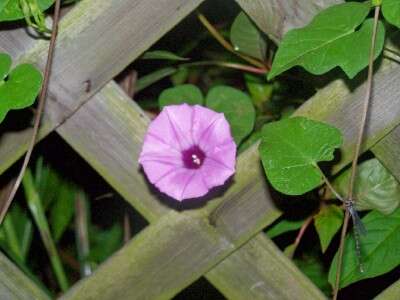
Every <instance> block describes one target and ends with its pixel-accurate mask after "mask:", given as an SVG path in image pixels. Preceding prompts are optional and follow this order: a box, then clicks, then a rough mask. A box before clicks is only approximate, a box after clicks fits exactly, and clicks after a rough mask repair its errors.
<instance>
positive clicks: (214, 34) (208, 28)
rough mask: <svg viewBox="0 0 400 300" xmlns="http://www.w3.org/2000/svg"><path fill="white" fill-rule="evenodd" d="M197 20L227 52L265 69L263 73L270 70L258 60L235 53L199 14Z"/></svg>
mask: <svg viewBox="0 0 400 300" xmlns="http://www.w3.org/2000/svg"><path fill="white" fill-rule="evenodd" d="M198 18H199V20H200V22H201V23H202V24H203V25H204V27H205V28H207V30H208V31H209V32H210V33H211V35H212V36H213V37H214V38H215V39H216V40H217V41H218V42H219V43H220V44H221V45H222V47H224V48H225V49H226V50H228V51H229V52H231V53H233V54H235V55H237V56H239V57H240V58H242V59H243V60H245V61H247V62H248V63H250V64H252V65H253V66H256V67H258V68H260V69H265V72H267V71H268V70H269V69H270V68H269V67H267V66H265V65H264V63H263V62H261V61H259V60H258V59H255V58H252V57H250V56H248V55H245V54H242V53H239V52H237V51H235V49H234V48H233V46H232V45H231V44H230V43H229V42H228V41H227V40H225V39H224V37H223V36H222V35H221V34H220V33H219V32H218V30H217V29H216V28H215V27H214V26H213V25H212V24H211V23H210V22H209V21H208V20H207V18H206V17H205V16H204V15H202V14H199V15H198Z"/></svg>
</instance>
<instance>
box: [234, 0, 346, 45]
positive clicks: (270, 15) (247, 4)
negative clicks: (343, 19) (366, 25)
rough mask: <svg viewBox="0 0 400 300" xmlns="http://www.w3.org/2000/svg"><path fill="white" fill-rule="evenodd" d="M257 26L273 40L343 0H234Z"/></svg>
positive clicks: (280, 37) (276, 40)
mask: <svg viewBox="0 0 400 300" xmlns="http://www.w3.org/2000/svg"><path fill="white" fill-rule="evenodd" d="M236 2H237V3H238V4H239V5H240V6H241V7H242V9H243V10H244V11H245V12H246V13H247V14H248V15H249V16H251V17H252V19H253V20H254V22H255V23H256V24H257V25H258V27H259V28H260V29H261V30H263V31H264V32H265V33H266V34H268V36H269V37H270V38H271V39H272V40H273V41H275V42H279V41H280V40H281V39H282V36H283V35H284V34H285V33H286V32H287V31H288V30H289V29H292V28H297V27H302V26H304V25H305V24H307V23H308V22H309V21H310V20H311V18H312V17H314V16H315V14H316V13H317V12H318V11H320V10H322V9H324V8H326V7H328V6H331V5H333V4H338V3H341V2H343V0H316V1H310V0H285V1H282V0H236Z"/></svg>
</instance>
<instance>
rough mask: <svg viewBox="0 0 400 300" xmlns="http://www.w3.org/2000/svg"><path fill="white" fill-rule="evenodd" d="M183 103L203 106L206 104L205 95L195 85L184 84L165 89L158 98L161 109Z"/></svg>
mask: <svg viewBox="0 0 400 300" xmlns="http://www.w3.org/2000/svg"><path fill="white" fill-rule="evenodd" d="M182 103H186V104H189V105H195V104H198V105H202V104H203V103H204V98H203V94H202V93H201V91H200V89H199V88H198V87H197V86H195V85H193V84H182V85H178V86H176V87H172V88H169V89H165V90H164V91H162V93H161V94H160V96H159V98H158V104H159V106H160V109H162V108H163V107H164V106H167V105H175V104H182Z"/></svg>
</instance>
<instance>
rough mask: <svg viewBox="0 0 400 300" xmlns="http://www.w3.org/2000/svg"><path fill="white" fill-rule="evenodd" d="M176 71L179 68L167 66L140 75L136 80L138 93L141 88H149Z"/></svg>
mask: <svg viewBox="0 0 400 300" xmlns="http://www.w3.org/2000/svg"><path fill="white" fill-rule="evenodd" d="M176 71H177V69H175V68H172V67H167V68H163V69H159V70H157V71H154V72H152V73H150V74H147V75H145V76H143V77H140V78H139V79H138V80H137V81H136V84H135V92H136V93H138V92H140V91H141V90H143V89H145V88H147V87H148V86H150V85H152V84H153V83H156V82H157V81H160V80H161V79H163V78H165V77H167V76H170V75H172V74H174V73H175V72H176Z"/></svg>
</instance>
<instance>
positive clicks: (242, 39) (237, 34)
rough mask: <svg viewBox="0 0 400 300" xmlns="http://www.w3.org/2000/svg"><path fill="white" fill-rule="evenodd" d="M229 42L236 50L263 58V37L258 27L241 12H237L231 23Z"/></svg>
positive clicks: (264, 48)
mask: <svg viewBox="0 0 400 300" xmlns="http://www.w3.org/2000/svg"><path fill="white" fill-rule="evenodd" d="M231 42H232V44H233V46H234V49H235V50H236V51H239V52H241V53H243V54H247V55H249V56H252V57H255V58H258V59H260V60H262V61H263V60H264V59H265V52H266V43H265V39H264V38H263V36H262V35H261V32H260V31H259V30H258V28H257V27H256V26H255V25H254V24H253V22H252V21H251V20H250V19H249V17H247V16H246V14H245V13H243V12H241V13H239V15H238V16H237V17H236V19H235V21H234V22H233V24H232V27H231Z"/></svg>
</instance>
